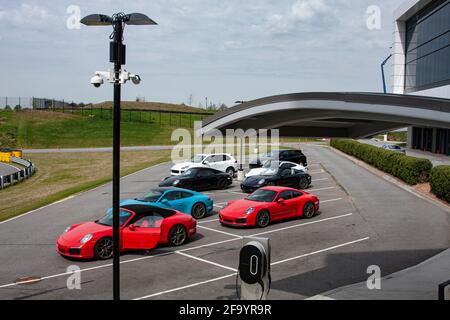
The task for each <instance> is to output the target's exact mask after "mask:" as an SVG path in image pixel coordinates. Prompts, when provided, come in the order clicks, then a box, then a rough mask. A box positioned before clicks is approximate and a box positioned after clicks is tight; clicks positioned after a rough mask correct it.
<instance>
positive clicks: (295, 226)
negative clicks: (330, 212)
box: [249, 213, 353, 237]
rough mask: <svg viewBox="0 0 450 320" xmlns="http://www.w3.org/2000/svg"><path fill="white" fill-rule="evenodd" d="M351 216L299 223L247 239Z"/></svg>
mask: <svg viewBox="0 0 450 320" xmlns="http://www.w3.org/2000/svg"><path fill="white" fill-rule="evenodd" d="M352 215H353V213H347V214H342V215H340V216H335V217H331V218H325V219H321V220H316V221H310V222H305V223H301V224H296V225H293V226H289V227H284V228H279V229H275V230H270V231H265V232H260V233H256V234H253V235H250V236H249V237H257V236H262V235H265V234H270V233H274V232H279V231H284V230H289V229H294V228H299V227H303V226H308V225H311V224H316V223H319V222H325V221H331V220H336V219H341V218H346V217H350V216H352Z"/></svg>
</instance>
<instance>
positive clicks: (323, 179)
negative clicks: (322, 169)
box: [313, 178, 330, 182]
mask: <svg viewBox="0 0 450 320" xmlns="http://www.w3.org/2000/svg"><path fill="white" fill-rule="evenodd" d="M325 180H330V179H329V178H322V179H314V181H313V182H316V181H325Z"/></svg>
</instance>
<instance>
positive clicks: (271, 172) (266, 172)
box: [259, 168, 278, 176]
mask: <svg viewBox="0 0 450 320" xmlns="http://www.w3.org/2000/svg"><path fill="white" fill-rule="evenodd" d="M277 172H278V168H269V169H264V170H263V171H261V173H260V174H259V175H260V176H273V175H275V174H276V173H277Z"/></svg>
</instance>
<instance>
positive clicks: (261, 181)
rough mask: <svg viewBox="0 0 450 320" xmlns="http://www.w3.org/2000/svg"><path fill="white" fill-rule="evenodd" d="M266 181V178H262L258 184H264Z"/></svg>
mask: <svg viewBox="0 0 450 320" xmlns="http://www.w3.org/2000/svg"><path fill="white" fill-rule="evenodd" d="M265 182H266V179H261V180H259V181H258V185H261V184H264V183H265Z"/></svg>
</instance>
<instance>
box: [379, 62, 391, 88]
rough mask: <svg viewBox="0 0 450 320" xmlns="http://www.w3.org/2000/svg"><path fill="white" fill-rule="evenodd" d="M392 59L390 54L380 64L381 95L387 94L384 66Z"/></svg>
mask: <svg viewBox="0 0 450 320" xmlns="http://www.w3.org/2000/svg"><path fill="white" fill-rule="evenodd" d="M391 57H392V54H390V55H389V56H388V57H387V58H386V59H385V60H383V62H382V63H381V80H382V81H383V93H384V94H386V93H387V88H386V77H385V75H384V66H385V65H386V63H387V62H388V61H389V59H390V58H391Z"/></svg>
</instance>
